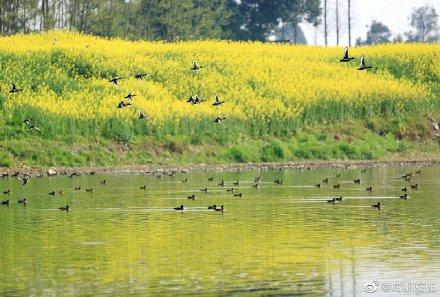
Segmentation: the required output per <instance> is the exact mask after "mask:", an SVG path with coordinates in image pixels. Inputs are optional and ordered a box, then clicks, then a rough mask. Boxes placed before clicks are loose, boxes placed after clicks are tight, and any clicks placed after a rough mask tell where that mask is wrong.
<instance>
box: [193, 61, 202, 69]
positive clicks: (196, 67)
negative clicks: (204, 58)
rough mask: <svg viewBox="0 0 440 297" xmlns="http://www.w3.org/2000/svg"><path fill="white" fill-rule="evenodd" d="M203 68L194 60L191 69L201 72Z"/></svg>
mask: <svg viewBox="0 0 440 297" xmlns="http://www.w3.org/2000/svg"><path fill="white" fill-rule="evenodd" d="M202 68H203V66H202V65H199V64H197V62H196V60H193V61H192V66H191V68H190V69H191V70H194V71H199V70H200V69H202Z"/></svg>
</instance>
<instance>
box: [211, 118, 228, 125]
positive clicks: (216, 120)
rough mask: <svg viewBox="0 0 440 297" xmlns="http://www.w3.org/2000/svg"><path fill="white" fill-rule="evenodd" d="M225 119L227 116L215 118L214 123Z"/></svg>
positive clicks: (219, 122)
mask: <svg viewBox="0 0 440 297" xmlns="http://www.w3.org/2000/svg"><path fill="white" fill-rule="evenodd" d="M224 120H226V118H222V117H217V118H216V119H215V120H214V123H218V124H221V123H222V122H223V121H224Z"/></svg>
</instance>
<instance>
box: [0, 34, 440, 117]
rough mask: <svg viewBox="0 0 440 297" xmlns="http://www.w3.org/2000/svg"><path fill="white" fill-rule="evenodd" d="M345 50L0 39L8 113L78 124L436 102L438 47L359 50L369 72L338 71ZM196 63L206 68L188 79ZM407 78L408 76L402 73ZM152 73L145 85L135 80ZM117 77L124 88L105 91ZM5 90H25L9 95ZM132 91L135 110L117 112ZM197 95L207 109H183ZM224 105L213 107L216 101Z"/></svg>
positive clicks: (75, 37)
mask: <svg viewBox="0 0 440 297" xmlns="http://www.w3.org/2000/svg"><path fill="white" fill-rule="evenodd" d="M342 53H343V51H342V49H341V48H322V47H311V46H292V45H278V44H265V43H258V42H228V41H193V42H180V43H163V42H144V41H138V42H131V41H125V40H120V39H115V40H107V39H103V38H98V37H92V36H86V35H81V34H79V33H73V32H63V31H56V32H48V33H43V34H31V35H15V36H11V37H1V38H0V64H1V66H2V69H1V70H0V78H1V79H2V82H3V83H4V84H3V86H2V87H1V88H0V96H1V97H2V98H3V109H4V112H5V113H6V114H9V115H12V114H13V111H14V109H15V108H16V107H25V108H26V107H29V108H34V109H36V110H39V111H41V112H43V113H47V114H51V115H55V116H61V117H66V118H71V119H74V120H81V119H92V120H98V121H99V120H106V119H110V118H117V119H121V120H123V121H126V122H131V121H133V120H135V119H136V117H137V112H138V111H143V112H145V113H146V114H148V116H149V119H148V121H151V122H152V123H155V124H157V125H160V124H163V123H165V122H167V121H178V120H180V119H190V120H195V121H196V120H200V119H206V118H208V119H209V118H211V119H215V118H216V117H217V116H224V117H226V118H235V119H240V120H244V121H246V120H247V119H250V118H252V119H259V120H262V121H265V120H270V119H275V118H276V119H284V118H295V117H297V116H298V115H300V114H301V112H302V111H303V110H304V109H305V108H307V107H309V106H313V105H317V104H320V102H323V101H335V102H345V103H349V104H354V105H356V104H360V105H368V104H373V103H374V102H380V101H383V100H387V101H391V102H395V104H396V108H399V106H402V104H401V102H404V101H407V100H427V99H430V98H433V96H437V94H435V88H432V84H435V83H437V84H438V82H439V75H440V45H424V44H392V45H380V46H373V47H360V48H353V49H351V50H350V55H353V56H355V57H357V58H359V57H360V56H361V55H364V56H365V57H366V61H367V64H371V65H373V67H374V68H373V69H372V70H368V71H357V70H356V69H357V67H358V64H357V62H356V61H353V62H350V63H339V59H340V58H341V57H342ZM192 60H196V61H197V62H198V63H199V64H200V65H202V69H201V70H200V71H192V70H190V67H191V62H192ZM402 69H403V70H402ZM144 72H145V73H148V76H147V77H146V78H145V80H144V81H140V80H137V79H135V78H134V75H135V74H138V73H144ZM112 76H120V77H122V78H123V79H122V80H121V81H120V82H119V88H118V87H116V86H114V85H113V84H111V83H110V82H108V80H109V79H111V77H112ZM9 82H14V83H15V84H17V86H18V87H21V88H23V91H22V92H19V93H14V94H10V93H9V89H8V88H9V86H8V83H9ZM128 92H133V93H134V94H136V95H137V96H136V97H134V98H133V101H132V104H133V105H132V106H129V107H126V108H121V109H117V108H116V107H117V105H118V103H119V102H120V101H122V100H124V96H125V95H126V94H127V93H128ZM194 94H197V95H198V96H199V97H200V98H201V99H203V100H206V101H205V102H202V103H201V104H198V105H191V104H189V103H187V102H186V101H187V99H188V98H189V96H191V95H194ZM214 94H217V95H218V96H219V97H220V100H225V101H226V103H225V104H223V105H221V106H218V107H215V106H212V103H213V95H214Z"/></svg>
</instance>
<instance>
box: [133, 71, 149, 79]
mask: <svg viewBox="0 0 440 297" xmlns="http://www.w3.org/2000/svg"><path fill="white" fill-rule="evenodd" d="M147 75H148V73H139V74H136V75H135V76H134V78H136V79H138V80H140V81H144V77H146V76H147Z"/></svg>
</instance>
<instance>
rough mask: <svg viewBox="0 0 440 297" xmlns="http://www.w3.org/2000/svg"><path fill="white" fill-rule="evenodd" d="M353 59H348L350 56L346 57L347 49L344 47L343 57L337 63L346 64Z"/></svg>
mask: <svg viewBox="0 0 440 297" xmlns="http://www.w3.org/2000/svg"><path fill="white" fill-rule="evenodd" d="M354 59H355V58H353V57H350V56H349V55H348V47H346V48H345V49H344V57H343V58H342V59H341V60H340V61H339V62H342V63H346V62H350V61H351V60H354Z"/></svg>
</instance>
